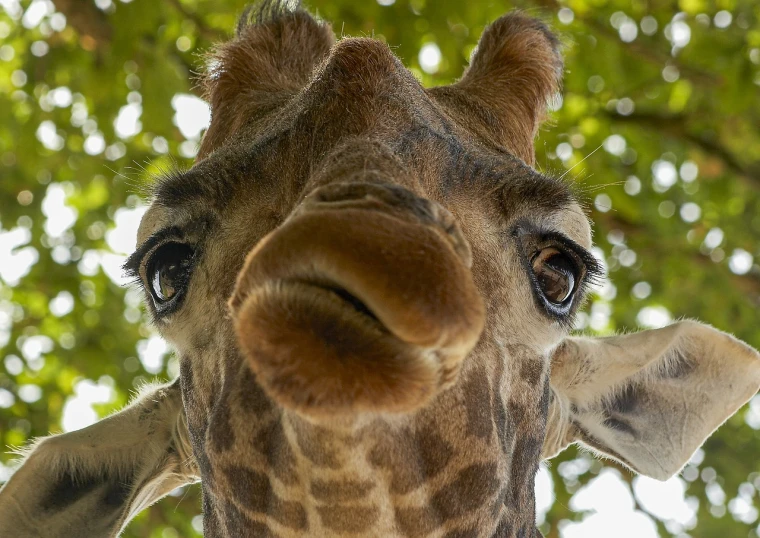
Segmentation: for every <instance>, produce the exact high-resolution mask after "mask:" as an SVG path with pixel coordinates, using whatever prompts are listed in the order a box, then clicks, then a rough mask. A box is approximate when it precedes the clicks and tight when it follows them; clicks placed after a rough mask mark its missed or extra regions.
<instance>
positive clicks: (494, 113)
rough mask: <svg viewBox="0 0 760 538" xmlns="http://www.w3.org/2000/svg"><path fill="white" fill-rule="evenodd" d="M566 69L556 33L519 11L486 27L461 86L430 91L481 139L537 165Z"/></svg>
mask: <svg viewBox="0 0 760 538" xmlns="http://www.w3.org/2000/svg"><path fill="white" fill-rule="evenodd" d="M562 71H563V61H562V56H561V54H560V52H559V41H558V40H557V38H556V37H555V36H554V34H552V33H551V31H549V29H548V28H547V27H546V25H545V24H544V23H542V22H541V21H539V20H537V19H534V18H532V17H528V16H526V15H523V14H522V13H520V12H513V13H510V14H508V15H505V16H504V17H501V18H500V19H498V20H497V21H496V22H494V23H493V24H491V25H490V26H489V27H488V28H486V30H485V32H483V35H482V36H481V38H480V41H479V43H478V46H477V49H476V50H475V53H474V54H473V56H472V60H471V62H470V66H469V68H468V69H467V71H465V73H464V75H463V76H462V78H461V80H459V82H457V83H455V84H452V85H450V86H442V87H438V88H433V89H431V90H430V93H431V94H432V95H433V96H434V97H435V98H436V99H437V100H439V102H441V103H442V104H444V105H445V106H446V108H448V109H449V111H450V112H451V113H452V115H453V116H454V117H455V118H456V119H457V121H458V122H459V123H461V124H463V125H465V126H466V127H467V128H468V129H469V130H470V131H472V132H474V134H476V136H479V137H480V138H481V139H485V140H486V141H487V142H490V143H491V144H495V145H497V146H500V147H503V148H505V149H507V150H508V151H509V152H510V153H512V154H513V155H515V156H517V157H520V158H521V159H522V160H523V161H525V162H526V163H528V164H530V165H533V163H534V161H535V151H534V147H533V139H534V138H535V135H536V132H537V131H538V126H539V125H540V123H541V122H542V121H543V119H544V116H545V113H546V108H547V104H548V102H549V99H550V98H551V97H552V96H553V95H554V94H555V93H556V92H557V91H559V87H560V82H561V80H562Z"/></svg>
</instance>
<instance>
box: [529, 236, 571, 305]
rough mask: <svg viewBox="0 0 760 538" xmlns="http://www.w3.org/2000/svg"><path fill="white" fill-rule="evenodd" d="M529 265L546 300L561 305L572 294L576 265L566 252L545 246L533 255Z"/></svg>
mask: <svg viewBox="0 0 760 538" xmlns="http://www.w3.org/2000/svg"><path fill="white" fill-rule="evenodd" d="M531 265H532V268H533V274H534V275H535V276H536V283H537V284H538V287H539V288H540V291H541V293H542V294H543V296H544V297H545V298H546V300H547V301H549V302H551V303H552V304H555V305H561V304H563V303H565V301H567V300H568V299H570V298H571V297H572V296H573V292H574V291H575V284H576V282H577V281H578V267H577V265H576V264H575V262H574V261H573V260H572V259H571V258H570V257H569V256H568V255H567V254H565V253H564V252H562V251H561V250H559V249H557V248H554V247H547V248H544V249H541V250H539V251H538V252H536V253H535V254H534V255H533V258H532V260H531Z"/></svg>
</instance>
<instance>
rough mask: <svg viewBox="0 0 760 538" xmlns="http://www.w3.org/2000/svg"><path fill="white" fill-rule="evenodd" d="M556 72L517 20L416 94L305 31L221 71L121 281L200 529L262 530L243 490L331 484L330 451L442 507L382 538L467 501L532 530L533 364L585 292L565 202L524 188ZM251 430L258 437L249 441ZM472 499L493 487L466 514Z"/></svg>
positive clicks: (407, 81) (374, 48)
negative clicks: (164, 388) (176, 384)
mask: <svg viewBox="0 0 760 538" xmlns="http://www.w3.org/2000/svg"><path fill="white" fill-rule="evenodd" d="M560 65H561V62H560V60H559V58H558V55H557V51H556V41H555V40H554V38H553V37H552V36H551V35H550V34H549V33H548V32H547V31H546V29H545V28H544V27H543V26H542V25H541V24H539V23H537V22H536V21H534V20H532V19H528V18H526V17H523V16H521V15H513V16H510V17H507V18H504V19H502V20H501V21H499V22H498V23H496V24H495V25H494V26H493V27H491V28H490V29H489V30H488V31H487V33H486V35H485V36H484V37H483V39H482V41H481V46H480V49H479V50H478V52H477V54H476V55H475V57H474V59H473V62H472V65H471V67H470V68H469V70H468V72H467V73H466V74H465V75H464V77H463V78H462V80H460V82H458V83H457V84H455V85H452V86H449V87H444V88H439V89H435V90H426V89H424V88H423V87H422V86H421V85H420V84H419V82H418V81H417V80H416V79H415V78H414V76H413V75H412V74H411V73H410V72H409V71H408V70H407V69H406V68H404V66H403V65H402V64H401V63H400V62H399V60H398V59H397V58H395V57H394V55H393V54H392V53H391V51H390V50H389V48H388V47H387V46H386V45H385V44H383V43H380V42H378V41H375V40H371V39H344V40H341V41H340V42H338V43H337V44H333V37H332V34H331V33H330V31H329V27H328V26H326V25H325V24H323V23H317V22H315V21H314V20H313V19H312V18H311V17H310V16H309V15H307V14H306V13H305V12H303V11H296V12H295V13H280V14H274V15H273V16H272V17H270V18H266V19H265V20H259V21H258V22H255V23H253V24H250V25H244V26H243V27H242V29H241V30H240V33H239V35H238V37H237V38H236V39H235V40H234V41H232V42H231V43H229V44H227V45H224V46H223V47H221V48H220V49H219V51H218V52H217V61H216V62H214V68H213V70H212V72H211V73H210V74H209V76H208V81H207V86H208V92H209V100H210V102H211V105H212V123H211V126H210V128H209V130H208V132H207V133H206V136H205V138H204V142H203V144H202V147H201V150H200V154H199V158H198V161H197V162H196V164H195V166H193V168H192V169H191V170H189V171H187V172H183V173H177V174H174V175H171V176H168V177H165V178H163V179H161V180H160V181H159V182H158V184H157V186H156V191H155V199H154V202H153V205H152V207H151V208H150V209H149V211H148V212H147V214H146V215H145V218H144V220H143V223H142V225H141V227H140V232H139V238H138V244H140V245H141V246H140V247H139V248H138V250H137V252H136V253H135V255H133V256H132V258H130V260H129V262H128V266H129V267H130V268H131V269H132V271H133V272H135V273H136V274H138V275H140V276H141V279H142V281H143V286H144V287H145V288H146V294H147V299H148V304H149V306H150V307H151V309H152V311H153V313H154V317H155V320H156V324H157V326H158V327H159V329H160V330H161V332H162V333H163V334H164V336H166V337H167V338H168V339H169V340H170V341H171V342H173V343H174V345H175V346H176V348H177V350H178V352H179V353H180V356H181V371H182V385H183V391H184V392H183V394H184V403H185V408H186V411H187V417H188V426H189V429H190V438H191V440H192V442H193V449H194V452H195V454H196V458H197V459H198V463H199V467H200V470H201V474H202V477H203V482H204V494H205V495H206V496H205V499H206V500H207V502H208V503H209V505H213V506H210V507H209V510H208V512H210V513H214V510H217V511H218V513H223V514H224V515H222V516H220V517H219V520H224V521H227V522H229V521H230V517H231V516H230V512H229V510H228V509H222V508H219V506H221V505H222V504H223V503H222V501H221V500H220V499H222V498H226V497H233V498H234V499H236V503H237V504H236V506H237V507H238V508H237V510H241V509H242V510H243V512H245V513H247V514H250V513H251V512H253V513H256V512H262V511H264V510H265V507H264V506H263V505H262V506H259V504H260V499H259V498H258V497H256V496H255V495H253V493H251V490H266V491H268V490H273V488H274V484H277V483H282V484H286V485H287V484H288V483H290V482H293V481H295V480H296V478H295V477H296V475H297V474H298V473H297V470H296V469H298V468H299V465H307V464H308V465H311V466H316V467H319V466H320V462H321V464H324V465H325V466H327V467H330V465H328V464H327V463H325V461H324V459H325V458H328V456H327V455H329V454H331V453H332V452H331V451H332V450H333V449H332V448H330V447H331V446H332V445H333V444H334V443H338V445H340V447H339V448H335V449H334V450H335V451H336V453H335V455H334V456H333V458H334V461H335V462H338V461H341V462H342V463H341V465H340V467H341V468H342V469H343V468H351V469H353V471H346V472H347V473H348V474H349V476H352V478H351V480H353V482H356V483H365V482H368V483H372V484H375V483H377V481H378V480H379V481H381V482H383V484H384V485H383V486H382V488H380V487H378V488H376V489H375V491H379V490H382V489H383V488H385V491H386V492H387V494H392V492H393V491H397V492H400V491H402V492H414V491H415V490H418V489H419V488H421V487H423V486H424V485H425V484H426V483H427V482H428V481H430V480H438V481H439V482H440V488H441V491H442V492H446V491H447V493H446V494H445V498H446V499H447V500H446V501H445V502H444V501H440V502H444V505H442V506H438V507H437V508H435V506H436V505H435V503H434V510H433V511H434V512H436V513H437V512H442V513H443V514H442V515H440V516H435V517H432V516H431V517H428V518H427V519H425V518H423V519H422V520H420V519H419V518H417V517H416V516H415V517H412V515H410V513H407V512H404V509H403V508H398V507H397V509H395V511H394V512H393V514H394V515H393V516H392V517H391V522H390V523H388V522H386V527H385V528H394V527H393V525H395V526H396V527H400V528H407V529H408V530H409V532H408V534H410V535H417V534H420V535H421V534H424V533H425V532H427V531H429V530H430V529H433V528H436V526H437V525H441V524H443V523H444V522H446V521H448V520H450V519H453V518H454V517H455V516H456V515H457V514H459V512H461V510H462V509H461V507H462V506H465V505H464V504H462V503H463V502H464V499H469V500H468V501H467V502H468V503H473V502H474V504H473V505H472V506H471V507H470V508H468V509H467V510H465V514H464V515H468V516H469V517H476V518H479V519H482V518H483V517H484V515H483V514H482V513H481V512H482V511H483V510H486V511H487V512H488V514H489V515H488V516H487V518H488V519H489V520H492V523H493V525H494V526H495V525H496V524H497V522H498V520H499V518H500V514H501V511H502V510H503V508H502V507H503V506H504V505H505V503H506V497H507V496H508V495H511V497H510V499H509V503H508V504H509V506H510V508H509V510H511V511H514V512H515V513H520V514H521V515H520V517H519V518H518V519H515V518H514V517H513V518H512V519H511V521H512V522H513V523H514V524H516V525H517V527H516V528H520V526H522V527H525V528H530V527H532V526H533V523H532V518H533V494H532V488H533V484H532V477H533V475H534V474H535V470H536V468H537V464H538V460H539V457H540V451H541V446H542V442H543V433H544V425H545V421H546V414H547V409H548V405H549V397H550V393H549V388H548V361H549V355H550V353H551V351H552V350H553V348H555V347H556V346H557V344H558V343H559V341H560V340H561V339H562V337H563V336H564V335H566V333H567V331H568V328H569V327H570V326H571V320H572V317H573V314H574V312H575V310H576V309H577V308H578V305H579V304H580V303H581V302H582V300H583V294H584V290H585V287H586V285H587V283H588V281H589V279H590V278H591V277H592V276H593V274H594V272H595V270H596V267H595V262H594V258H593V257H592V256H591V255H590V253H589V251H588V249H589V248H590V246H591V240H590V228H589V225H588V222H587V219H586V217H585V216H584V215H583V213H582V211H581V210H580V207H579V205H578V203H577V202H576V201H575V199H574V198H573V195H572V193H571V192H570V189H569V188H568V186H567V185H566V184H565V183H563V182H562V181H561V180H558V179H555V178H551V177H547V176H544V175H542V174H539V173H538V172H536V171H535V170H533V169H532V168H531V167H530V166H529V163H532V161H533V146H532V138H533V135H534V133H535V130H536V127H537V125H538V123H539V122H540V121H541V119H542V115H543V112H544V106H545V102H546V100H547V99H548V97H549V96H550V95H551V94H552V93H553V92H554V91H556V84H557V76H558V73H559V72H560V67H559V66H560ZM525 70H529V71H530V72H531V73H532V74H533V78H529V79H527V80H525V79H524V77H523V78H520V77H518V76H517V75H519V74H520V73H523V72H525ZM516 80H519V81H520V82H519V84H518V83H517V82H515V81H516ZM283 416H287V417H289V418H288V419H287V421H285V420H284V419H283V418H282V417H283ZM241 417H242V418H241ZM262 417H269V418H268V419H266V420H265V419H263V418H262ZM267 420H269V421H271V422H272V423H273V424H277V426H273V428H274V430H273V429H271V428H269V429H266V428H264V429H260V428H258V426H254V424H258V423H259V422H260V421H264V422H266V421H267ZM378 421H379V422H378ZM283 424H285V425H284V426H283ZM368 424H373V426H372V427H369V426H368ZM314 428H316V430H314ZM336 428H338V429H341V428H348V430H347V431H349V432H350V433H348V434H346V435H348V437H347V438H343V437H341V436H340V435H337V433H335V431H336ZM384 428H385V429H384ZM399 428H400V429H401V433H400V432H399ZM458 429H459V430H461V429H465V430H466V431H467V432H468V434H467V435H468V437H469V438H471V441H468V442H458V441H456V439H455V438H456V435H457V430H458ZM341 431H342V430H341ZM380 431H385V434H383V435H380V434H379V433H377V432H380ZM423 431H424V432H427V433H426V434H425V435H424V436H423V435H422V434H421V433H420V432H423ZM320 432H321V433H320ZM325 432H332V434H331V435H328V433H325ZM358 432H362V433H361V434H360V433H358ZM336 436H337V437H336ZM264 438H266V439H267V440H266V442H265V444H266V445H267V448H265V449H264V450H260V451H258V452H257V453H256V454H252V453H254V452H256V451H255V450H252V449H251V446H252V445H255V444H256V443H257V442H264V441H261V439H264ZM436 438H438V439H440V442H439V443H431V442H430V439H436ZM245 439H248V440H250V439H254V441H253V442H248V443H246V442H245ZM256 439H258V440H259V441H256ZM336 439H344V441H341V442H339V441H336ZM346 439H349V440H346ZM425 439H427V441H425ZM267 443H268V444H267ZM272 443H274V444H272ZM457 444H459V445H460V446H456V445H457ZM474 447H478V449H477V450H475V451H473V452H472V453H471V454H467V451H468V450H469V449H473V448H474ZM404 454H406V456H403V455H404ZM299 456H300V459H299ZM357 458H358V460H357ZM457 458H458V463H457V464H453V462H454V461H455V460H457ZM328 460H329V458H328ZM243 461H245V462H246V463H245V465H243V464H242V462H243ZM357 461H359V463H356V462H357ZM415 461H427V462H429V463H428V464H424V465H421V466H420V464H418V463H414V462H415ZM510 461H516V462H518V463H519V465H515V466H514V469H512V470H509V462H510ZM299 462H301V463H299ZM352 462H353V463H352ZM430 462H432V463H430ZM410 465H411V467H410ZM357 466H358V467H361V468H363V469H365V468H366V469H373V471H372V473H370V475H371V476H370V475H367V474H366V473H364V472H363V470H359V469H358V468H357ZM415 466H416V467H415ZM264 469H266V471H262V470H264ZM277 469H279V471H277ZM267 472H269V473H272V472H273V473H274V475H273V476H269V475H267V474H266V473H267ZM399 473H400V474H399ZM510 473H511V474H510ZM241 477H243V478H241ZM315 480H317V479H316V478H315ZM241 481H242V482H241ZM481 482H482V483H488V484H492V486H493V487H491V486H488V487H485V488H481V489H477V495H476V491H475V490H473V487H472V484H475V483H481ZM315 483H318V482H312V490H313V489H314V487H315V486H314V484H315ZM446 488H449V489H448V490H447V489H446ZM317 489H319V488H317ZM327 489H329V487H328V488H327ZM510 492H511V493H510ZM251 495H253V496H251ZM441 495H443V493H441ZM214 499H216V500H214ZM282 502H283V503H284V502H285V501H282ZM430 502H432V501H430ZM257 503H259V504H257ZM274 504H275V505H277V506H279V507H280V508H282V510H283V511H282V513H278V514H274V515H272V514H269V515H270V516H271V517H273V518H274V520H275V523H273V524H274V525H275V526H277V525H279V526H284V527H287V528H289V529H291V530H296V531H303V530H304V529H306V528H307V526H308V521H309V517H307V512H308V505H309V503H308V502H302V503H301V504H298V506H299V507H300V509H299V508H297V507H295V506H291V507H290V508H288V509H285V506H287V505H286V504H282V503H281V504H277V503H274ZM272 506H273V504H272V503H271V502H269V503H268V504H267V505H266V507H268V508H270V509H271V508H272ZM305 506H306V507H305ZM373 506H374V508H372V509H370V508H367V510H370V511H371V510H380V509H379V508H377V505H373ZM241 507H242V508H241ZM458 507H459V508H458ZM377 513H378V514H380V513H381V511H378V512H377ZM462 515H463V514H459V516H462ZM320 517H321V518H322V523H323V524H324V525H325V527H327V528H331V529H332V530H337V527H340V528H344V530H345V529H347V528H348V527H341V525H343V523H340V521H342V520H341V517H339V516H337V515H333V516H324V515H322V514H320ZM278 518H279V519H278ZM377 518H379V519H382V516H381V515H377ZM233 519H234V518H233ZM348 519H349V520H350V519H351V518H348ZM357 519H358V520H362V521H364V522H365V523H366V524H369V522H372V521H374V520H373V518H372V517H370V516H367V515H366V514H365V515H364V516H362V517H358V516H357ZM379 519H378V521H379ZM249 523H250V522H249ZM376 523H377V522H376ZM518 524H519V525H518ZM207 525H211V526H213V525H214V524H212V523H211V522H210V521H209V523H208V524H207ZM218 525H219V528H223V527H224V524H222V523H219V524H218ZM331 525H332V526H331ZM345 525H348V523H345ZM389 525H390V526H389ZM349 526H350V525H349ZM278 528H279V527H278ZM381 528H382V525H381ZM484 528H486V529H487V528H488V525H486V526H485V527H484ZM238 530H239V529H238ZM312 530H313V529H312ZM362 530H363V531H366V530H367V528H363V529H362ZM220 532H221V531H220ZM228 532H230V533H231V534H234V533H235V532H237V531H236V530H234V529H232V530H230V528H228Z"/></svg>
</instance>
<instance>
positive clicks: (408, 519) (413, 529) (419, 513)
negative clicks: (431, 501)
mask: <svg viewBox="0 0 760 538" xmlns="http://www.w3.org/2000/svg"><path fill="white" fill-rule="evenodd" d="M442 523H443V522H442V521H441V519H440V518H439V517H438V514H436V512H435V510H433V509H432V508H431V507H430V506H423V507H412V508H397V509H396V524H397V525H398V527H399V530H401V533H402V534H404V535H405V536H424V535H425V534H427V533H429V532H431V531H433V530H435V529H437V528H438V527H440V526H441V524H442Z"/></svg>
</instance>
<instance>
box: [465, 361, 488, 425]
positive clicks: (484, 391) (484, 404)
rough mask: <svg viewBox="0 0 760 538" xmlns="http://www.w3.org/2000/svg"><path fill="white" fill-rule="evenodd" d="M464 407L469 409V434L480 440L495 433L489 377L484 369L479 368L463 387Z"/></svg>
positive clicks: (472, 373) (469, 376)
mask: <svg viewBox="0 0 760 538" xmlns="http://www.w3.org/2000/svg"><path fill="white" fill-rule="evenodd" d="M462 393H463V394H464V405H465V408H466V409H467V432H468V433H469V434H470V435H474V436H476V437H480V438H487V437H489V436H490V435H491V432H492V431H493V420H492V418H491V391H490V388H489V386H488V377H487V376H486V372H485V370H484V369H483V368H482V367H478V368H476V369H475V370H473V371H472V372H470V374H469V375H468V377H467V380H466V381H465V382H464V384H463V385H462Z"/></svg>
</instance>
